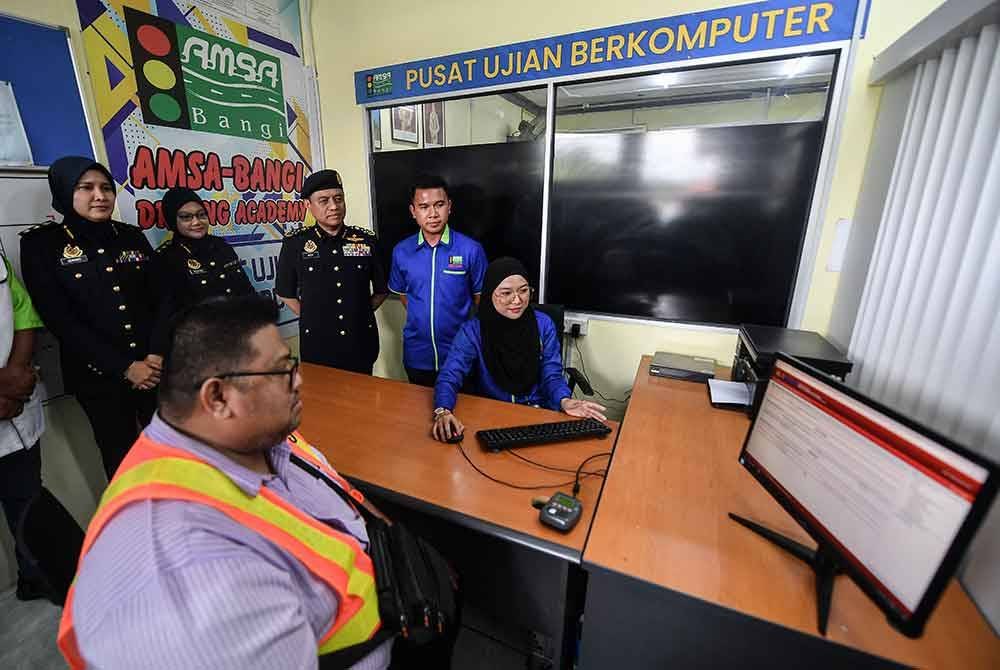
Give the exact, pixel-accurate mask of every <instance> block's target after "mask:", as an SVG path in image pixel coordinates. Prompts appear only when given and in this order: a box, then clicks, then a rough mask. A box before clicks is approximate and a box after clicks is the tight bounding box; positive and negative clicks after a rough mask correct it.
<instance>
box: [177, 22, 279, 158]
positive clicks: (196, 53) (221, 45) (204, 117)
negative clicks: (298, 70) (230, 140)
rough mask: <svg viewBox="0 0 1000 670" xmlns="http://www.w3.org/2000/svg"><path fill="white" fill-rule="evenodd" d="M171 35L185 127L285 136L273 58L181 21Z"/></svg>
mask: <svg viewBox="0 0 1000 670" xmlns="http://www.w3.org/2000/svg"><path fill="white" fill-rule="evenodd" d="M177 38H178V42H179V43H180V65H181V73H182V76H183V79H184V88H185V91H186V93H187V101H188V108H189V111H190V118H191V130H201V131H205V132H209V133H216V134H220V135H236V136H239V137H248V138H253V139H259V140H267V141H271V142H287V141H288V140H287V137H286V128H285V123H286V120H285V97H284V92H283V90H282V85H281V62H280V61H279V60H278V59H277V58H276V57H274V56H271V55H269V54H266V53H264V52H262V51H257V50H256V49H251V48H249V47H245V46H243V45H242V44H237V43H236V42H230V41H229V40H224V39H220V38H218V37H215V36H214V35H209V34H207V33H203V32H200V31H195V30H191V29H190V28H187V27H186V26H178V27H177Z"/></svg>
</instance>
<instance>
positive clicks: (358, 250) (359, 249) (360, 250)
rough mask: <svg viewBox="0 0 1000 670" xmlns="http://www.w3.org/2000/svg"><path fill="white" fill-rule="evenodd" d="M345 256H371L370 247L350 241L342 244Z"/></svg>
mask: <svg viewBox="0 0 1000 670" xmlns="http://www.w3.org/2000/svg"><path fill="white" fill-rule="evenodd" d="M344 255H345V256H371V255H372V248H371V246H369V245H367V244H361V243H355V242H351V243H348V244H345V245H344Z"/></svg>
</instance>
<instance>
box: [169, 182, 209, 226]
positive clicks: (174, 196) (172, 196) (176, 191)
mask: <svg viewBox="0 0 1000 670" xmlns="http://www.w3.org/2000/svg"><path fill="white" fill-rule="evenodd" d="M189 202H197V203H198V204H202V200H201V198H200V197H199V196H198V194H197V193H195V192H194V191H192V190H191V189H189V188H172V189H170V190H169V191H167V192H166V193H165V194H164V195H163V201H162V206H163V222H164V223H165V224H167V228H169V229H170V230H177V212H178V211H179V210H180V208H181V207H183V206H184V205H186V204H188V203H189Z"/></svg>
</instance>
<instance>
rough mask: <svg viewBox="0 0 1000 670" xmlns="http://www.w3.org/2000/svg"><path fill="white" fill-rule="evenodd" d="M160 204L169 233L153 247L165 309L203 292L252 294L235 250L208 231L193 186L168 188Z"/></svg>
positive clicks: (161, 334)
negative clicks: (166, 239)
mask: <svg viewBox="0 0 1000 670" xmlns="http://www.w3.org/2000/svg"><path fill="white" fill-rule="evenodd" d="M160 206H161V211H162V214H163V222H164V224H165V225H166V226H167V228H169V229H170V230H172V231H173V233H174V234H173V237H172V238H171V239H169V240H168V241H166V242H164V243H163V244H161V245H160V246H159V247H158V248H157V249H156V253H157V260H158V263H159V266H160V271H161V272H162V273H163V284H164V288H165V293H166V300H167V301H168V304H169V308H167V309H166V310H165V311H166V312H167V313H169V314H175V313H177V312H180V311H181V310H183V309H186V308H187V307H190V306H191V305H194V304H195V303H198V302H201V301H202V300H205V299H206V298H212V297H216V296H241V295H253V294H254V289H253V286H252V285H251V284H250V279H249V277H247V273H246V272H245V271H244V270H243V267H242V263H241V261H240V259H239V257H238V256H237V255H236V252H235V251H233V248H232V247H231V246H229V244H227V243H226V241H225V240H224V239H222V238H221V237H217V236H215V235H212V234H211V232H210V230H209V223H210V221H209V216H208V211H207V210H206V209H205V205H204V203H203V202H202V200H201V197H200V196H199V195H198V194H197V193H196V192H195V191H192V190H191V189H189V188H172V189H170V190H168V191H167V192H166V193H165V194H164V196H163V200H162V201H161V203H160ZM165 329H166V324H161V325H160V326H159V330H160V332H159V333H158V334H157V336H158V337H160V338H162V337H164V336H165ZM161 348H162V347H161Z"/></svg>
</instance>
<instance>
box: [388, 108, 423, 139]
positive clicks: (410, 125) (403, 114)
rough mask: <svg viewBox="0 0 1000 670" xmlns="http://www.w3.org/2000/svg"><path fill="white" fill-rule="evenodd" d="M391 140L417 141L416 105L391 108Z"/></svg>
mask: <svg viewBox="0 0 1000 670" xmlns="http://www.w3.org/2000/svg"><path fill="white" fill-rule="evenodd" d="M392 141H393V142H412V143H413V144H416V143H417V105H399V106H398V107H393V108H392Z"/></svg>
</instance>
